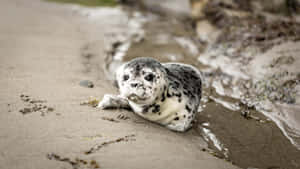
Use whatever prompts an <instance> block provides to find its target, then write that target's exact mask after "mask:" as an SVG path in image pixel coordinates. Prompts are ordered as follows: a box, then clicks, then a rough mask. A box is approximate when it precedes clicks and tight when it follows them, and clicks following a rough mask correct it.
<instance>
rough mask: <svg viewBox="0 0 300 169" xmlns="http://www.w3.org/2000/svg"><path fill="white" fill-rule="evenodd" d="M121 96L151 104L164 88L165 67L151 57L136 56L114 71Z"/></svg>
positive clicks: (165, 81)
mask: <svg viewBox="0 0 300 169" xmlns="http://www.w3.org/2000/svg"><path fill="white" fill-rule="evenodd" d="M116 76H117V83H118V86H119V90H120V94H121V96H123V97H125V98H127V99H128V100H130V101H132V102H135V103H137V104H145V105H146V104H153V103H154V102H155V100H156V99H158V98H159V97H160V96H161V95H162V93H163V92H164V90H165V86H167V85H166V83H167V79H166V69H165V68H164V67H163V66H162V65H161V64H160V63H159V62H158V61H156V60H154V59H151V58H136V59H134V60H132V61H130V62H128V63H125V64H124V65H122V66H121V67H120V68H119V69H118V70H117V73H116Z"/></svg>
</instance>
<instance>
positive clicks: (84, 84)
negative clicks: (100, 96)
mask: <svg viewBox="0 0 300 169" xmlns="http://www.w3.org/2000/svg"><path fill="white" fill-rule="evenodd" d="M79 85H80V86H82V87H87V88H93V87H94V83H93V82H92V81H90V80H82V81H80V83H79Z"/></svg>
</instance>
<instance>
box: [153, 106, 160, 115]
mask: <svg viewBox="0 0 300 169" xmlns="http://www.w3.org/2000/svg"><path fill="white" fill-rule="evenodd" d="M159 111H160V105H155V106H154V108H153V110H152V113H157V112H159Z"/></svg>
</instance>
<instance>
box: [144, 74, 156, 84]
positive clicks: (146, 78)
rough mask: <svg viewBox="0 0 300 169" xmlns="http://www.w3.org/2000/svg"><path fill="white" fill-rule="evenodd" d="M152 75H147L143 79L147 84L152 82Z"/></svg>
mask: <svg viewBox="0 0 300 169" xmlns="http://www.w3.org/2000/svg"><path fill="white" fill-rule="evenodd" d="M154 77H155V76H154V75H153V74H148V75H147V76H145V77H144V78H145V80H147V81H149V82H152V81H153V79H154Z"/></svg>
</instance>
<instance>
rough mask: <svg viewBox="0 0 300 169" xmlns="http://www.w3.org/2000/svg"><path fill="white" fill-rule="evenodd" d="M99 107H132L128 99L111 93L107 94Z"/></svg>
mask: <svg viewBox="0 0 300 169" xmlns="http://www.w3.org/2000/svg"><path fill="white" fill-rule="evenodd" d="M97 107H98V108H101V109H116V108H124V109H130V106H129V103H128V101H127V99H125V98H123V97H121V96H119V95H117V96H116V95H110V94H105V95H104V96H103V99H102V100H101V102H99V104H98V106H97Z"/></svg>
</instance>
